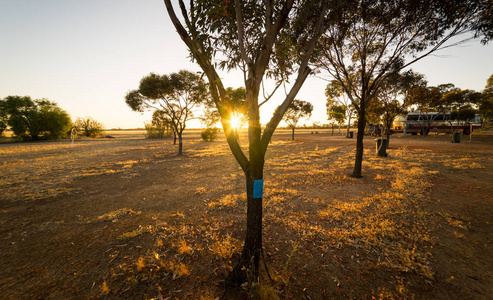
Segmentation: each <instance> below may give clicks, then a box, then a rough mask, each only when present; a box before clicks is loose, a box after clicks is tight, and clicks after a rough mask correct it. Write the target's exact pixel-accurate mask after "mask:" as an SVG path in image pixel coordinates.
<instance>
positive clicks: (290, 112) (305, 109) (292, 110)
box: [283, 99, 313, 140]
mask: <svg viewBox="0 0 493 300" xmlns="http://www.w3.org/2000/svg"><path fill="white" fill-rule="evenodd" d="M312 111H313V105H312V104H311V103H310V102H307V101H303V100H297V99H295V100H293V102H291V104H290V105H289V106H288V109H287V110H286V113H285V114H284V117H283V120H284V122H286V124H288V127H289V128H291V129H292V136H291V139H292V140H294V130H295V128H296V126H297V125H298V122H299V120H300V119H303V118H309V117H310V116H311V115H312Z"/></svg>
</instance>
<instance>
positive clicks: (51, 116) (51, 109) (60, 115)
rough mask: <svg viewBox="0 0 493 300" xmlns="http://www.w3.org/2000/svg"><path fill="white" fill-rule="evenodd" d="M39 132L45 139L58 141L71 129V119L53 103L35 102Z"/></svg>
mask: <svg viewBox="0 0 493 300" xmlns="http://www.w3.org/2000/svg"><path fill="white" fill-rule="evenodd" d="M37 104H38V109H39V110H38V119H39V122H40V124H39V127H40V131H41V132H43V133H44V137H45V138H47V139H59V138H62V137H63V136H66V135H67V132H69V131H70V128H72V119H71V118H70V116H69V114H68V113H67V112H66V111H64V110H62V109H61V108H60V107H58V106H57V105H56V103H54V102H50V101H47V100H42V101H37Z"/></svg>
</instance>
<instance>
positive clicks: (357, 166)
mask: <svg viewBox="0 0 493 300" xmlns="http://www.w3.org/2000/svg"><path fill="white" fill-rule="evenodd" d="M362 106H363V105H362ZM365 126H366V116H365V109H364V107H360V111H359V112H358V134H357V137H356V159H355V161H354V169H353V174H352V175H351V176H352V177H355V178H361V177H362V175H361V165H362V164H363V139H364V137H365Z"/></svg>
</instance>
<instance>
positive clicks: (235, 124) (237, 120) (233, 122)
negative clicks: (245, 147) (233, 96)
mask: <svg viewBox="0 0 493 300" xmlns="http://www.w3.org/2000/svg"><path fill="white" fill-rule="evenodd" d="M241 123H242V122H241V120H240V118H238V117H237V116H232V117H231V120H229V124H231V127H233V128H234V129H235V130H238V129H240V127H241Z"/></svg>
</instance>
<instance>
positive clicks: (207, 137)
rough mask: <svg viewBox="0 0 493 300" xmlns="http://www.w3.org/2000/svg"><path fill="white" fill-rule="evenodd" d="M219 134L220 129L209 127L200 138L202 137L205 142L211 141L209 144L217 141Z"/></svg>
mask: <svg viewBox="0 0 493 300" xmlns="http://www.w3.org/2000/svg"><path fill="white" fill-rule="evenodd" d="M218 132H219V128H216V127H209V128H206V129H205V130H203V131H202V132H201V133H200V136H201V137H202V139H203V140H204V141H206V142H207V141H209V142H212V141H213V140H215V139H216V138H217V133H218Z"/></svg>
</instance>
